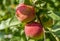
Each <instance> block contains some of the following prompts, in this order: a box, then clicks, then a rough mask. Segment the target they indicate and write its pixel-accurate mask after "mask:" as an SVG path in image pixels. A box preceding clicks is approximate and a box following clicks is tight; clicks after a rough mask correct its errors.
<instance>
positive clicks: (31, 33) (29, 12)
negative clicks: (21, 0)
mask: <svg viewBox="0 0 60 41" xmlns="http://www.w3.org/2000/svg"><path fill="white" fill-rule="evenodd" d="M16 17H17V19H18V20H20V21H21V22H22V23H26V24H25V28H24V31H25V34H26V36H27V37H30V38H35V39H38V38H39V39H41V38H42V37H43V33H44V31H43V27H42V25H41V24H40V23H38V22H34V21H33V22H32V20H34V19H35V17H36V14H35V8H34V7H33V6H30V5H26V4H19V5H18V7H17V9H16Z"/></svg>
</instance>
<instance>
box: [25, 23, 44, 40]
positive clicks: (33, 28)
mask: <svg viewBox="0 0 60 41" xmlns="http://www.w3.org/2000/svg"><path fill="white" fill-rule="evenodd" d="M24 31H25V35H26V36H27V37H30V38H32V39H42V38H43V36H44V35H43V34H44V31H43V27H42V25H41V24H40V23H37V22H32V23H29V24H26V25H25V29H24Z"/></svg>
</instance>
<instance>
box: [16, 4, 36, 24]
mask: <svg viewBox="0 0 60 41" xmlns="http://www.w3.org/2000/svg"><path fill="white" fill-rule="evenodd" d="M16 16H17V19H18V20H20V21H21V22H24V23H28V22H30V21H32V20H33V19H34V18H35V9H34V7H33V6H30V5H26V4H19V5H18V6H17V9H16Z"/></svg>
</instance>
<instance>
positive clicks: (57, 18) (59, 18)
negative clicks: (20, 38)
mask: <svg viewBox="0 0 60 41" xmlns="http://www.w3.org/2000/svg"><path fill="white" fill-rule="evenodd" d="M48 15H49V16H50V17H51V18H52V19H54V20H60V17H59V16H58V15H56V14H55V13H53V12H52V13H51V14H48Z"/></svg>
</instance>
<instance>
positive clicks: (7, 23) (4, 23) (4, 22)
mask: <svg viewBox="0 0 60 41" xmlns="http://www.w3.org/2000/svg"><path fill="white" fill-rule="evenodd" d="M9 21H10V18H9V19H7V20H6V21H2V22H1V23H0V30H2V29H5V28H6V27H8V26H9Z"/></svg>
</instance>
